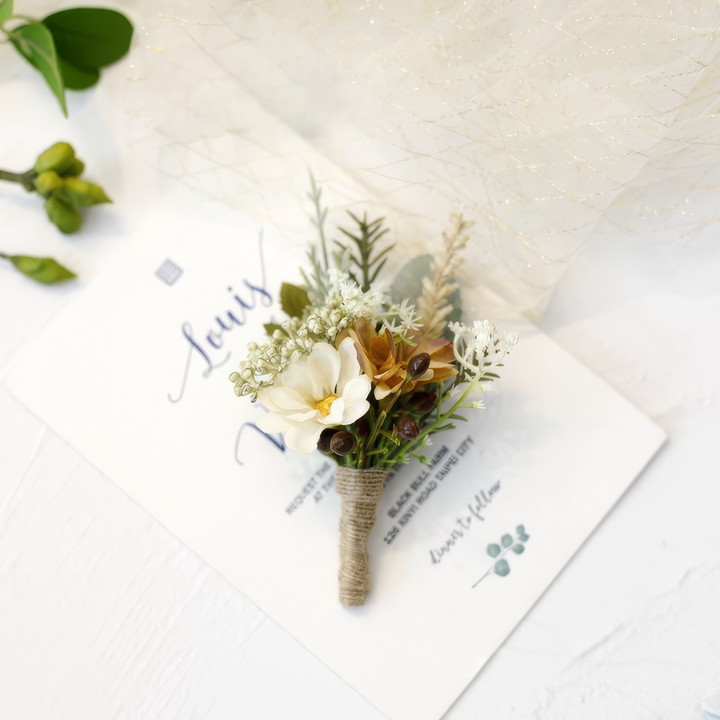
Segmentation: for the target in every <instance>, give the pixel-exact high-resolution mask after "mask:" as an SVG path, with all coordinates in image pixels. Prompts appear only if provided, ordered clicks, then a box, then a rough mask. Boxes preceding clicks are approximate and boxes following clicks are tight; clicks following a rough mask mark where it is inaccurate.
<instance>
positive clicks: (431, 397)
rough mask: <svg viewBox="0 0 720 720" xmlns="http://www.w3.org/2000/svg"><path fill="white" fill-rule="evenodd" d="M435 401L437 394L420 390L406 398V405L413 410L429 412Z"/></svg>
mask: <svg viewBox="0 0 720 720" xmlns="http://www.w3.org/2000/svg"><path fill="white" fill-rule="evenodd" d="M436 402H437V395H436V394H435V393H431V392H425V391H424V390H421V391H420V392H416V393H413V394H412V396H411V397H410V399H409V400H408V403H407V407H408V408H409V409H411V410H412V411H414V412H419V413H426V412H430V411H431V410H432V409H433V408H434V407H435V403H436Z"/></svg>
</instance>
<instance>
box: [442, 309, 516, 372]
mask: <svg viewBox="0 0 720 720" xmlns="http://www.w3.org/2000/svg"><path fill="white" fill-rule="evenodd" d="M448 327H449V328H450V330H451V331H452V333H453V334H454V335H455V339H454V340H453V351H454V353H455V359H456V360H457V362H458V363H459V364H460V365H461V366H462V367H463V368H464V369H465V370H466V371H467V372H468V373H470V374H472V375H475V376H478V377H481V376H482V375H484V374H485V373H487V372H489V371H490V370H493V369H494V368H496V367H497V366H498V365H499V364H500V363H501V361H502V360H503V359H504V358H505V356H506V355H507V354H508V353H509V352H510V350H512V348H513V346H514V345H515V344H516V343H517V340H518V336H517V333H510V334H507V333H504V332H498V331H497V329H496V328H495V326H494V325H493V324H492V323H490V322H488V321H487V320H476V321H475V322H474V323H473V327H472V328H469V327H467V326H465V325H463V324H462V323H448Z"/></svg>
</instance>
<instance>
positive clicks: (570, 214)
mask: <svg viewBox="0 0 720 720" xmlns="http://www.w3.org/2000/svg"><path fill="white" fill-rule="evenodd" d="M125 7H126V8H127V9H128V11H129V12H130V14H131V15H132V16H133V18H134V20H135V22H136V23H137V25H138V28H137V29H138V32H137V35H136V44H135V54H134V57H133V67H132V69H131V70H130V71H129V72H130V77H129V80H130V83H129V88H128V91H127V92H126V94H125V110H126V112H127V113H129V114H130V115H131V116H132V117H133V118H134V119H135V120H137V121H139V127H141V128H142V131H138V132H137V133H136V137H135V138H134V143H135V145H136V146H137V149H138V150H139V151H141V152H142V153H143V154H144V156H145V157H148V158H150V160H151V162H153V163H154V164H155V165H156V166H157V167H158V168H159V169H161V170H162V171H163V172H166V173H169V174H171V175H173V176H176V177H179V178H182V180H183V181H185V182H186V183H187V184H188V185H191V186H192V187H195V188H197V189H198V190H200V191H201V192H203V193H204V194H206V195H208V196H210V197H212V198H216V199H218V200H221V201H223V202H226V203H228V204H230V205H232V206H234V207H237V208H239V209H241V210H243V211H244V212H247V213H249V214H251V215H252V216H254V217H255V218H257V219H259V220H261V221H262V222H264V223H266V224H267V225H269V226H271V227H273V226H274V227H277V228H278V229H280V230H282V231H283V232H284V233H285V234H286V235H287V236H288V237H295V236H297V238H300V237H301V236H303V237H304V238H307V236H308V232H309V231H311V228H309V224H308V222H307V216H308V211H309V207H308V203H307V198H306V196H305V193H306V190H307V170H308V168H311V169H312V170H313V172H314V174H315V176H316V178H317V179H318V181H319V182H321V183H322V184H323V185H324V187H325V188H326V193H325V198H326V200H327V201H328V203H329V204H330V206H331V215H330V220H331V222H333V221H334V222H340V221H341V219H342V218H341V215H342V210H343V209H352V210H358V209H364V208H366V207H370V208H371V211H377V212H379V213H382V214H383V215H387V216H388V220H389V223H390V225H391V227H392V228H393V240H394V241H396V242H398V243H400V245H401V246H402V245H406V246H407V247H408V248H412V252H413V254H415V253H417V252H418V251H423V250H424V249H425V248H427V247H430V246H431V243H432V244H433V245H434V244H435V243H436V240H437V238H438V237H439V234H440V232H441V229H442V227H443V224H444V223H445V221H446V220H447V217H448V215H449V214H450V212H451V211H461V212H463V213H464V214H465V216H466V217H467V218H468V219H472V220H475V221H476V224H475V227H474V232H473V242H472V246H471V247H470V248H469V250H468V253H467V262H466V265H465V270H464V272H465V277H464V279H465V281H467V282H470V283H472V284H479V285H482V286H483V287H487V288H490V289H492V290H494V291H495V292H497V293H499V294H500V295H501V296H503V297H504V298H505V299H507V300H508V301H510V303H511V304H512V306H513V307H514V308H515V309H516V310H519V311H523V312H526V313H528V314H530V315H536V314H537V313H538V312H539V311H540V310H542V308H543V307H544V305H545V303H546V302H547V300H548V298H549V295H550V292H551V290H552V287H553V285H554V284H555V282H556V281H557V279H558V277H559V274H560V272H561V270H562V268H563V267H564V266H565V264H566V263H567V261H568V260H569V259H570V258H571V257H572V256H573V254H574V253H575V251H576V250H577V249H578V248H579V247H580V246H581V245H582V244H583V243H584V242H586V241H587V240H588V239H598V238H599V239H600V240H601V239H602V235H603V234H604V233H608V232H623V233H627V234H629V235H630V236H632V237H635V238H642V239H645V240H650V241H653V242H663V243H664V242H674V241H678V240H682V241H685V242H689V241H691V240H692V238H693V237H694V236H695V235H696V234H697V233H699V232H702V230H703V228H705V227H707V226H708V225H710V224H712V223H714V222H716V221H717V219H718V218H717V217H716V216H715V215H716V214H717V213H716V212H715V211H714V209H712V204H713V203H711V202H709V199H710V198H711V196H712V194H713V193H715V192H716V188H717V187H718V186H720V169H719V168H720V162H719V161H720V144H719V141H720V128H719V124H718V113H719V112H720V93H718V90H720V60H719V59H718V57H717V56H716V55H717V51H718V41H717V36H718V26H719V25H720V9H719V6H717V4H713V3H700V2H692V1H690V2H688V1H686V2H682V1H680V0H670V2H663V3H658V2H656V0H637V1H636V2H633V3H628V2H626V1H625V0H589V1H588V2H582V3H568V2H566V0H563V1H562V2H561V1H559V0H545V1H542V0H538V1H537V2H535V3H526V2H522V3H521V2H517V1H510V2H508V1H500V0H494V1H487V0H485V1H482V2H476V1H472V0H467V1H466V2H458V1H453V2H431V1H430V0H425V1H421V0H397V1H395V2H393V1H387V0H385V1H383V2H376V1H373V2H362V1H361V0H358V1H357V2H353V3H350V2H341V1H339V0H308V1H307V2H302V3H298V2H296V0H267V1H265V2H261V1H258V2H240V1H238V0H232V1H231V0H213V1H211V2H199V1H195V0H193V1H190V2H185V3H172V4H171V3H169V2H135V3H133V4H130V5H129V6H128V5H126V6H125ZM141 28H142V29H141ZM138 46H139V48H138ZM400 255H401V254H400ZM461 279H463V278H461Z"/></svg>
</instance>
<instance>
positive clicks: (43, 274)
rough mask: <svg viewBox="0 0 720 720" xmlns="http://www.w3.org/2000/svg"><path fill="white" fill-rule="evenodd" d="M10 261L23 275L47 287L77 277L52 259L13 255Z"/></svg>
mask: <svg viewBox="0 0 720 720" xmlns="http://www.w3.org/2000/svg"><path fill="white" fill-rule="evenodd" d="M9 260H10V262H11V263H12V264H13V265H14V266H15V267H16V268H17V269H18V270H19V271H20V272H21V273H22V274H23V275H27V276H28V277H29V278H32V279H33V280H37V282H41V283H44V284H45V285H52V284H53V283H56V282H62V281H63V280H70V279H72V278H74V277H77V276H76V275H75V273H73V272H70V270H68V269H67V268H64V267H63V266H62V265H60V264H59V263H58V262H56V261H55V260H53V259H52V258H39V257H30V256H28V255H11V256H10V258H9Z"/></svg>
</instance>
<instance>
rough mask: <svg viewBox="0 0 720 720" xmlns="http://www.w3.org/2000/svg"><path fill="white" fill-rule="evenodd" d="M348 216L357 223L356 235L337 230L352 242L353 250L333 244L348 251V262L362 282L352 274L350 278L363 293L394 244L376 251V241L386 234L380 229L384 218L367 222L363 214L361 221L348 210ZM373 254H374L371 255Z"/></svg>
mask: <svg viewBox="0 0 720 720" xmlns="http://www.w3.org/2000/svg"><path fill="white" fill-rule="evenodd" d="M348 215H350V217H351V218H352V219H353V220H354V221H355V222H356V223H357V226H358V232H357V234H356V235H354V234H353V233H351V232H349V231H348V230H345V229H344V228H338V229H339V230H340V232H341V233H343V235H345V236H346V237H348V238H349V239H350V240H352V241H353V243H354V244H355V248H352V249H351V247H352V246H350V247H348V246H347V245H344V244H343V243H341V242H339V241H338V240H335V244H336V245H337V246H338V247H339V248H340V249H341V250H342V251H343V252H346V251H347V250H350V262H351V263H354V264H355V265H356V266H357V268H358V270H359V271H360V272H361V273H362V281H361V280H359V279H358V278H357V277H356V276H355V274H354V273H352V272H351V273H350V277H351V278H352V279H353V280H355V282H357V284H358V285H360V286H361V288H362V291H363V292H367V291H368V290H369V289H370V286H371V285H372V283H373V282H375V279H376V278H377V276H378V274H379V273H380V271H381V270H382V269H383V267H384V266H385V263H386V262H387V255H388V253H389V252H390V251H391V250H392V249H393V248H394V247H395V244H394V243H393V244H392V245H388V246H387V247H385V248H383V249H382V250H381V251H379V252H377V250H376V245H377V242H378V240H380V238H381V237H383V235H385V233H387V232H388V228H383V227H382V223H383V220H385V218H384V217H381V218H378V219H377V220H373V221H372V222H368V220H367V213H363V217H362V220H361V219H360V218H359V217H357V216H356V215H353V213H351V212H350V211H349V210H348ZM353 250H355V252H353ZM373 253H375V254H374V255H373Z"/></svg>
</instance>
